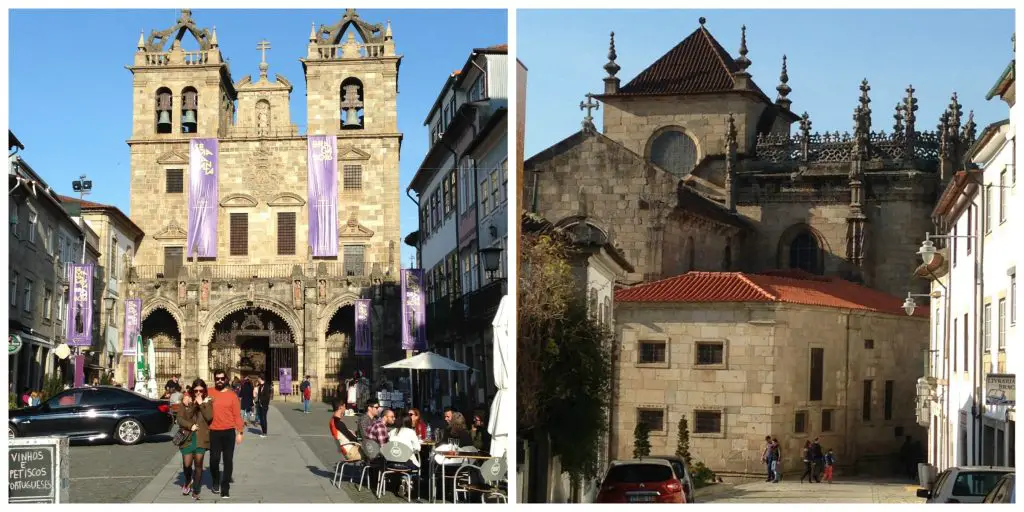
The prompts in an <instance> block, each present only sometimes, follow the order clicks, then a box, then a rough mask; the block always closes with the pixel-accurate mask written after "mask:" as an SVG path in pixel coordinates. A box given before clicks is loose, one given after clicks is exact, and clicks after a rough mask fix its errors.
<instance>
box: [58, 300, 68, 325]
mask: <svg viewBox="0 0 1024 512" xmlns="http://www.w3.org/2000/svg"><path fill="white" fill-rule="evenodd" d="M67 310H68V297H67V295H64V294H63V293H60V294H57V320H60V321H61V322H63V321H64V313H66V312H67Z"/></svg>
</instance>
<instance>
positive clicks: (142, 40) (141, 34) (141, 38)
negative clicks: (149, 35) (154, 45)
mask: <svg viewBox="0 0 1024 512" xmlns="http://www.w3.org/2000/svg"><path fill="white" fill-rule="evenodd" d="M145 33H146V32H145V31H144V30H140V31H139V44H137V45H136V46H137V47H138V49H139V51H142V50H145V49H146V36H145Z"/></svg>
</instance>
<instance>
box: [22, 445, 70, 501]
mask: <svg viewBox="0 0 1024 512" xmlns="http://www.w3.org/2000/svg"><path fill="white" fill-rule="evenodd" d="M67 454H68V439H67V438H66V437H43V438H33V439H11V440H10V446H9V448H8V450H7V467H8V470H7V496H8V499H7V501H8V503H67V501H68V483H69V476H70V475H69V471H68V468H69V466H68V461H67Z"/></svg>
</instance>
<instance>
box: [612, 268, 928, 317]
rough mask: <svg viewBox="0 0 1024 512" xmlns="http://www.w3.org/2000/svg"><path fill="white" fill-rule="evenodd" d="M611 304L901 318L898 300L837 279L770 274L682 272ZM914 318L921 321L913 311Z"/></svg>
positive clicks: (922, 310)
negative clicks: (774, 308) (740, 305)
mask: <svg viewBox="0 0 1024 512" xmlns="http://www.w3.org/2000/svg"><path fill="white" fill-rule="evenodd" d="M615 300H616V301H617V302H662V303H664V302H681V303H701V302H778V303H788V304H802V305H807V306H824V307H831V308H842V309H855V310H861V311H874V312H877V313H886V314H892V315H906V313H905V312H904V311H903V299H902V298H900V297H895V296H892V295H889V294H886V293H884V292H880V291H877V290H872V289H870V288H868V287H866V286H861V285H858V284H855V283H851V282H849V281H845V280H843V279H839V278H833V277H823V276H816V275H811V274H806V273H803V272H800V271H776V272H767V273H763V274H748V273H744V272H687V273H686V274H683V275H679V276H675V277H671V278H668V279H662V280H660V281H655V282H653V283H647V284H642V285H639V286H634V287H632V288H625V289H622V290H618V291H616V292H615ZM914 316H915V317H919V318H927V317H928V308H927V307H919V308H917V310H916V311H915V312H914Z"/></svg>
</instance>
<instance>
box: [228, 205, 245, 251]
mask: <svg viewBox="0 0 1024 512" xmlns="http://www.w3.org/2000/svg"><path fill="white" fill-rule="evenodd" d="M248 254H249V214H248V213H232V214H231V255H232V256H246V255H248Z"/></svg>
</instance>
